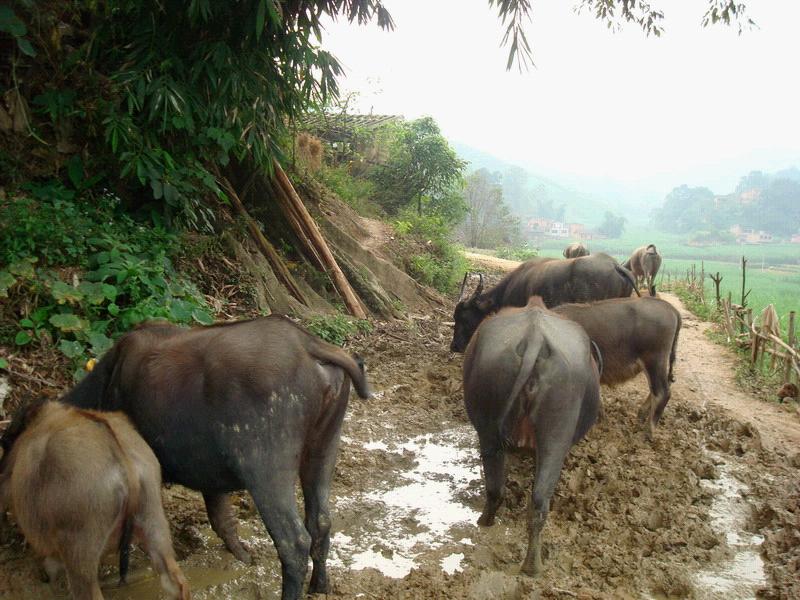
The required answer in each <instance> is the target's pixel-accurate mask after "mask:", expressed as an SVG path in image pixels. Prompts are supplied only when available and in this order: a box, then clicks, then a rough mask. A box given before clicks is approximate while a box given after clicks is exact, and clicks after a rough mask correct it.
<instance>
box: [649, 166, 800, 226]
mask: <svg viewBox="0 0 800 600" xmlns="http://www.w3.org/2000/svg"><path fill="white" fill-rule="evenodd" d="M798 222H800V171H798V170H797V169H786V170H784V171H779V172H778V173H775V174H774V175H771V174H768V173H762V172H761V171H753V172H751V173H749V174H748V175H746V176H745V177H742V178H741V180H740V181H739V184H738V185H737V186H736V189H735V190H734V192H733V193H731V194H727V195H724V196H715V195H714V193H713V192H712V191H711V190H709V189H707V188H690V187H688V186H685V185H682V186H680V187H677V188H675V189H673V190H672V191H671V192H670V193H669V194H667V196H666V198H665V199H664V205H663V206H662V207H661V208H660V209H658V210H657V211H656V212H655V214H654V217H653V223H654V224H655V225H656V226H657V227H658V228H659V229H661V230H663V231H668V232H671V233H687V232H692V231H703V230H707V231H725V232H726V233H727V230H728V229H729V228H730V227H731V226H732V225H740V226H743V227H750V228H752V229H754V230H756V231H758V230H764V231H767V232H769V233H772V234H773V235H779V236H785V237H788V236H790V235H791V234H793V233H796V232H798Z"/></svg>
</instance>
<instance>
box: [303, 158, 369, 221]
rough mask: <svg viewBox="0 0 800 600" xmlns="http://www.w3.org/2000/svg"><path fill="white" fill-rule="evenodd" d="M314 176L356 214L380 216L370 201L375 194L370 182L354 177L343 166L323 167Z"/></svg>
mask: <svg viewBox="0 0 800 600" xmlns="http://www.w3.org/2000/svg"><path fill="white" fill-rule="evenodd" d="M316 176H317V177H318V178H319V180H320V181H321V182H322V183H324V184H325V185H326V186H327V187H328V188H330V189H331V190H333V191H334V192H336V195H337V196H339V198H341V199H342V200H344V201H345V202H347V204H349V205H350V206H352V207H353V209H355V211H356V212H357V213H358V214H360V215H364V216H379V215H380V212H381V211H380V208H379V207H378V205H377V204H375V203H373V202H372V201H371V200H370V198H371V197H372V195H373V193H374V192H375V184H373V183H372V182H371V181H370V180H368V179H364V178H361V177H354V176H353V175H351V174H350V171H349V170H348V168H347V166H345V165H338V166H332V167H329V166H325V167H323V168H322V169H320V170H319V172H317V174H316Z"/></svg>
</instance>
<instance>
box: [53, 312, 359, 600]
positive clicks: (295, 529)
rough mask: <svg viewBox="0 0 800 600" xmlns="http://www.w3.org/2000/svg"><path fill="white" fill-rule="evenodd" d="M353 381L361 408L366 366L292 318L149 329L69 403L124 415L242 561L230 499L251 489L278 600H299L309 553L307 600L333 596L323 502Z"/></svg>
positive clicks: (129, 339)
mask: <svg viewBox="0 0 800 600" xmlns="http://www.w3.org/2000/svg"><path fill="white" fill-rule="evenodd" d="M351 380H352V382H353V384H354V386H355V388H356V391H357V392H358V394H359V396H361V397H362V398H366V397H367V396H368V395H369V392H368V389H367V381H366V377H365V375H364V369H363V364H362V363H361V361H360V359H358V358H357V357H356V358H353V357H351V356H350V355H349V354H347V353H346V352H345V351H343V350H342V349H340V348H338V347H336V346H333V345H331V344H328V343H326V342H323V341H322V340H320V339H319V338H317V337H315V336H313V335H311V334H310V333H308V332H307V331H306V330H304V329H303V328H302V327H300V326H298V325H296V324H295V323H293V322H292V321H290V320H289V319H287V318H285V317H278V316H270V317H265V318H261V319H255V320H252V321H240V322H237V323H229V324H220V325H214V326H211V327H197V328H193V329H180V328H178V327H174V326H172V325H168V324H150V325H145V326H144V327H141V328H139V329H136V330H134V331H132V332H129V333H128V334H126V335H125V336H123V337H122V338H121V339H120V340H119V341H118V342H117V343H116V344H115V345H114V346H113V347H112V348H111V350H109V352H108V353H107V354H106V355H105V356H104V357H103V359H102V360H101V361H100V362H99V363H97V365H96V366H95V368H94V369H93V370H92V372H91V373H89V374H88V375H87V376H86V377H85V378H84V379H83V380H82V381H81V382H80V383H79V384H78V385H77V386H76V387H75V388H74V389H73V390H72V391H70V392H69V393H68V394H66V396H64V398H63V401H64V402H67V403H69V404H74V405H77V406H82V407H88V408H99V409H103V410H122V411H124V412H125V413H126V414H127V415H128V416H129V417H130V418H131V420H132V421H133V422H134V424H135V425H136V427H137V429H138V430H139V431H140V433H141V434H142V437H144V439H145V440H146V441H147V442H148V443H149V444H150V446H151V447H152V448H153V451H154V452H155V454H156V456H157V457H158V458H159V460H160V461H161V466H162V468H163V473H164V479H165V480H166V481H172V482H176V483H179V484H181V485H184V486H186V487H189V488H192V489H195V490H200V491H201V492H202V493H203V497H204V499H205V501H206V509H207V511H208V516H209V520H210V522H211V526H212V528H213V529H214V531H215V532H216V533H217V535H219V536H220V537H221V538H222V539H223V541H224V542H225V544H226V546H227V547H228V549H229V550H230V551H231V552H232V553H233V554H234V555H235V556H237V557H238V558H240V559H241V560H244V561H245V562H249V561H250V557H249V554H248V553H247V550H246V548H245V547H244V546H243V544H242V543H241V541H240V540H239V537H238V535H237V533H236V521H235V519H234V518H233V515H232V514H231V509H230V505H229V503H228V496H227V494H228V493H229V492H231V491H233V490H240V489H246V490H248V491H249V492H250V494H251V495H252V496H253V500H254V502H255V505H256V507H257V508H258V511H259V513H260V515H261V518H262V519H263V521H264V525H265V526H266V528H267V531H268V532H269V534H270V536H271V537H272V540H273V542H274V543H275V547H276V549H277V551H278V556H279V558H280V561H281V567H282V574H283V587H282V597H283V598H284V599H288V598H292V599H294V598H300V597H301V595H302V592H303V582H304V580H305V575H306V572H307V570H308V557H309V553H310V554H311V558H312V560H313V564H314V569H313V573H312V576H311V586H310V590H311V591H312V592H325V591H326V590H327V588H328V580H327V574H326V570H325V562H326V560H327V556H328V548H329V545H330V527H331V520H330V513H329V509H328V494H329V490H330V485H331V478H332V476H333V470H334V466H335V462H336V452H337V448H338V445H339V434H340V431H341V426H342V420H343V419H344V414H345V410H346V408H347V402H348V397H349V394H350V381H351ZM298 474H299V477H300V482H301V485H302V489H303V497H304V501H305V524H304V523H303V521H302V520H301V519H300V517H299V515H298V512H297V505H296V502H295V482H296V479H297V477H298Z"/></svg>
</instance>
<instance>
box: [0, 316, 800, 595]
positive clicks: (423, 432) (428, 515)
mask: <svg viewBox="0 0 800 600" xmlns="http://www.w3.org/2000/svg"><path fill="white" fill-rule="evenodd" d="M449 319H450V315H449V314H448V313H446V312H444V311H442V312H440V313H434V314H429V315H417V316H415V317H412V318H409V320H408V321H407V322H395V323H388V324H381V325H378V326H377V327H376V329H375V331H374V332H373V333H372V334H370V335H369V336H366V337H364V338H363V339H358V340H356V341H354V342H353V343H352V344H351V349H352V350H355V351H358V352H359V353H360V354H361V355H362V356H363V357H364V359H365V361H366V364H367V368H368V376H369V378H370V382H371V385H372V388H373V390H374V391H375V394H374V396H373V397H372V398H370V399H369V400H360V399H358V398H357V397H356V396H355V395H353V396H352V398H351V401H350V407H349V409H348V414H347V418H346V421H345V425H344V430H343V435H342V442H341V445H340V451H339V458H338V463H337V467H336V476H335V480H334V484H333V489H332V492H331V504H332V518H333V532H332V544H331V552H330V557H329V561H328V565H329V574H330V580H331V593H330V595H331V596H333V597H341V598H367V599H369V598H472V599H483V598H486V599H488V598H501V599H502V598H508V599H511V598H583V599H589V598H619V599H625V598H656V599H662V598H731V599H739V598H754V597H768V598H791V597H800V595H799V594H800V589H798V585H800V584H798V583H797V582H798V580H799V579H798V577H799V576H800V573H798V568H800V551H798V546H800V544H798V542H800V539H799V538H798V536H800V534H798V528H797V525H798V524H800V523H798V522H797V519H798V516H800V494H798V474H800V473H799V472H798V467H800V460H796V464H795V458H793V455H794V453H796V450H797V449H795V452H792V451H791V449H783V450H782V451H776V450H773V449H767V448H765V446H769V445H768V444H765V443H764V441H763V440H762V438H761V435H760V434H759V431H758V429H756V428H755V427H753V426H752V425H749V424H748V423H745V422H742V421H741V420H737V419H736V418H734V417H732V416H731V415H730V413H727V412H725V411H724V410H723V409H721V408H719V407H718V406H716V405H714V404H713V403H708V402H705V401H701V400H702V399H700V398H699V392H698V389H697V380H696V376H695V375H693V374H692V373H693V372H692V368H693V366H692V360H690V359H687V357H689V356H691V353H689V352H688V347H687V348H682V349H681V351H679V357H683V359H680V360H679V362H678V366H677V378H678V381H677V382H676V384H675V385H674V386H673V397H672V400H671V401H670V404H669V406H668V407H667V409H666V412H665V414H664V418H663V420H662V423H661V425H660V426H659V428H658V429H657V431H656V436H655V440H654V441H653V442H652V443H649V442H647V441H646V440H645V439H644V436H643V434H642V432H641V428H640V425H639V423H638V421H637V419H636V412H637V409H638V407H639V405H640V404H641V402H642V401H643V400H644V398H645V397H646V395H647V385H646V381H645V378H644V376H640V377H639V378H637V379H635V380H633V381H631V382H628V383H627V384H624V385H622V386H619V387H617V388H615V389H607V388H603V406H604V417H603V420H602V421H601V422H599V423H598V424H597V425H596V426H595V427H594V428H593V429H592V430H591V431H590V432H589V435H588V436H587V438H586V439H585V440H584V441H582V442H581V443H579V444H578V445H576V446H575V447H574V448H573V450H572V452H571V453H570V455H569V457H568V459H567V462H566V464H565V466H564V469H563V471H562V475H561V480H560V482H559V484H558V487H557V489H556V492H555V495H554V497H553V500H552V506H551V513H550V517H549V520H548V522H547V525H546V527H545V529H544V534H543V541H544V549H543V551H544V573H543V574H542V575H541V576H539V577H537V578H535V579H534V578H530V577H527V576H523V575H520V573H519V565H520V563H521V561H522V559H523V556H524V553H525V549H526V546H527V534H526V525H525V517H526V506H527V503H528V498H529V496H530V489H531V483H532V477H533V474H534V459H533V457H532V456H530V455H525V454H514V455H512V456H511V457H510V459H509V461H508V477H507V483H506V499H505V502H504V505H503V506H502V507H501V509H500V511H499V513H498V517H497V523H496V524H495V525H494V526H493V527H490V528H480V527H478V526H477V524H476V521H477V517H478V514H479V512H480V510H481V508H482V503H483V484H482V479H481V468H480V461H479V457H478V452H477V447H476V446H477V439H476V436H475V434H474V430H473V429H472V427H471V425H470V424H469V422H468V420H467V417H466V413H465V411H464V408H463V404H462V394H461V356H460V355H452V354H451V353H450V352H449V351H448V345H449V342H450V335H451V330H450V329H449V328H448V327H447V326H446V325H445V324H444V322H446V321H448V320H449ZM687 340H688V341H687ZM681 343H682V344H690V343H692V341H691V340H689V339H688V338H686V339H684V340H682V342H681ZM683 350H686V352H683V353H682V351H683ZM164 498H165V508H166V512H167V516H168V518H169V519H170V522H171V527H172V534H173V538H174V542H175V547H176V552H177V554H178V558H179V560H180V565H181V568H182V569H183V570H184V572H185V574H186V575H187V578H188V580H189V582H190V584H191V586H192V590H193V597H194V598H196V599H200V600H203V599H210V598H242V599H244V600H251V599H252V600H255V599H262V598H277V597H279V592H280V566H279V563H278V560H277V555H276V552H275V549H274V547H273V545H272V542H271V540H270V538H269V537H268V535H267V534H266V532H265V530H264V527H263V525H262V523H261V521H260V519H259V518H258V516H257V514H256V513H255V510H254V507H253V504H252V501H251V500H250V498H249V496H248V495H247V494H246V493H241V494H236V495H235V498H234V505H235V507H236V511H237V514H238V517H239V522H240V532H241V534H242V537H243V538H244V539H245V540H246V541H247V543H248V544H249V545H250V547H251V549H252V550H253V554H254V556H255V565H253V566H246V565H243V564H242V563H239V562H238V561H237V560H236V559H234V558H233V557H232V556H231V555H230V554H228V553H227V552H226V551H225V550H224V548H223V546H222V543H221V542H220V540H219V539H218V538H217V537H216V536H215V535H214V534H213V532H212V531H211V529H210V527H209V525H208V522H207V520H206V516H205V511H204V507H203V502H202V499H201V497H200V495H199V494H197V493H195V492H192V491H190V490H186V489H184V488H181V487H179V486H173V487H171V488H169V489H166V490H165V492H164ZM0 542H2V545H0V597H2V598H21V599H28V598H51V597H55V598H67V597H68V594H67V592H66V587H65V584H64V582H63V581H60V582H57V583H56V585H55V586H51V585H49V584H44V583H40V582H39V579H38V567H37V562H36V561H35V560H34V558H33V557H32V555H31V553H30V552H29V551H28V550H27V549H26V548H25V547H24V544H23V541H22V539H21V538H20V537H19V536H18V535H17V534H12V535H11V536H10V537H9V538H7V539H5V540H0ZM113 560H114V559H113V557H110V558H109V559H108V561H109V562H108V564H107V565H105V566H104V567H103V572H102V574H103V590H104V593H105V594H106V597H107V598H111V599H114V600H123V599H135V600H142V599H145V598H156V597H160V596H159V588H158V582H157V579H156V578H155V577H154V576H153V574H152V571H151V570H150V568H149V565H148V562H147V559H146V556H145V555H144V554H143V553H142V552H141V551H140V550H137V551H135V552H134V555H133V563H132V574H131V576H130V582H129V584H128V585H127V586H126V587H124V588H118V587H117V586H116V578H117V570H116V566H115V565H114V564H113Z"/></svg>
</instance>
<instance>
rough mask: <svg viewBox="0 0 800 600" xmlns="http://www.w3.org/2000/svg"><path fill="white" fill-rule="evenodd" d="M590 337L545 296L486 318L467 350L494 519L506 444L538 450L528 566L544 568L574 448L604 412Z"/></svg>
mask: <svg viewBox="0 0 800 600" xmlns="http://www.w3.org/2000/svg"><path fill="white" fill-rule="evenodd" d="M598 379H599V372H598V367H597V364H596V363H595V362H594V360H593V357H592V351H591V344H590V342H589V337H588V336H587V335H586V333H585V332H584V331H583V329H582V328H581V327H580V326H579V325H577V324H576V323H573V322H571V321H568V320H566V319H564V318H562V317H559V316H555V315H553V314H552V313H550V312H548V311H547V310H546V309H545V307H544V303H543V302H542V301H541V299H540V298H532V299H531V302H530V303H529V304H528V305H527V306H526V307H524V308H504V309H502V310H501V311H500V312H498V313H497V314H496V315H494V316H492V317H490V318H488V319H486V320H484V322H483V323H481V325H480V327H478V330H477V331H476V332H475V335H474V336H473V337H472V340H471V341H470V343H469V345H468V346H467V350H466V353H465V355H464V404H465V405H466V409H467V414H468V415H469V419H470V421H471V422H472V424H473V426H474V427H475V429H476V431H477V432H478V439H479V442H480V453H481V460H482V461H483V474H484V479H485V483H486V505H485V507H484V509H483V514H482V515H481V517H480V519H479V520H478V523H479V524H480V525H484V526H489V525H492V524H493V523H494V518H495V513H496V512H497V509H498V508H499V506H500V503H501V502H502V499H503V492H504V487H505V452H506V450H508V449H509V448H513V447H520V446H522V447H528V448H535V450H536V477H535V480H534V483H533V491H532V495H531V500H530V504H529V505H528V552H527V554H526V556H525V561H524V563H523V564H522V571H523V572H524V573H527V574H530V575H535V574H537V573H539V572H540V571H541V569H542V558H541V532H542V528H543V527H544V524H545V521H546V520H547V513H548V511H549V510H550V498H551V497H552V495H553V490H554V489H555V486H556V483H558V479H559V477H560V476H561V467H562V465H563V464H564V459H565V458H566V456H567V453H568V452H569V450H570V448H571V447H572V446H573V445H574V444H575V443H577V442H578V441H579V440H580V439H581V438H583V436H584V435H586V432H587V431H589V428H591V426H592V425H593V424H594V422H595V421H596V420H597V412H598V409H599V405H600V383H599V381H598Z"/></svg>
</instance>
